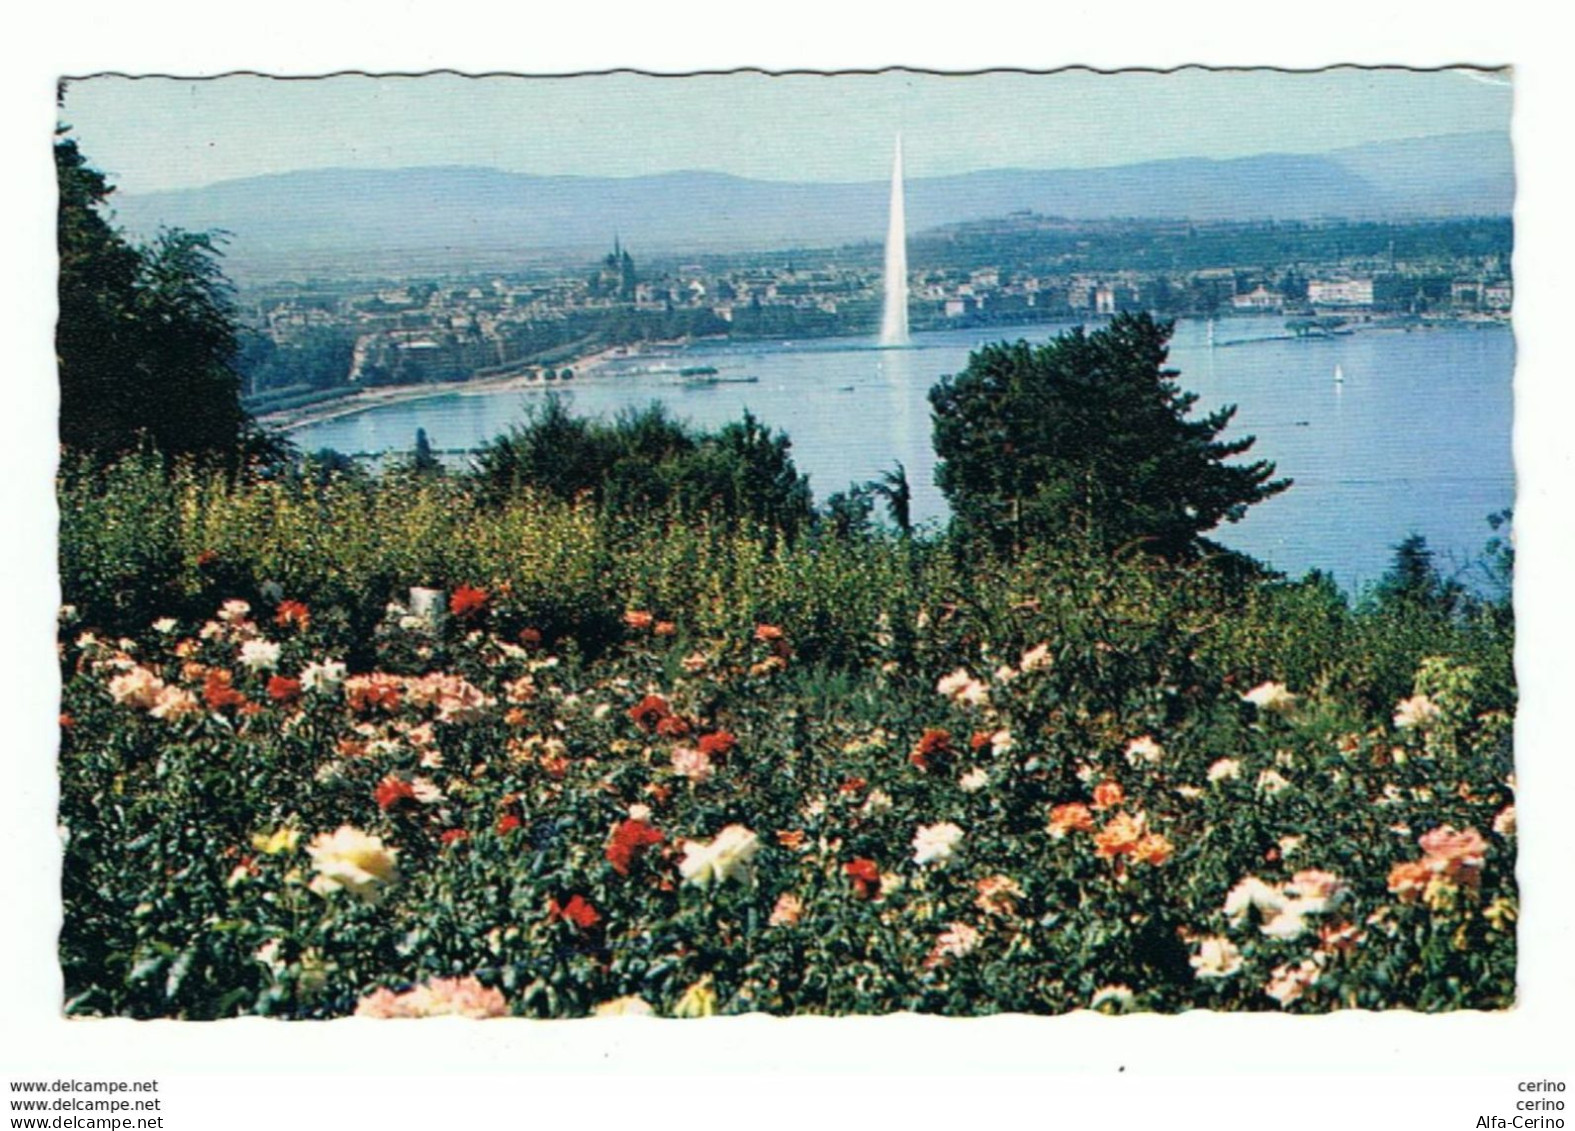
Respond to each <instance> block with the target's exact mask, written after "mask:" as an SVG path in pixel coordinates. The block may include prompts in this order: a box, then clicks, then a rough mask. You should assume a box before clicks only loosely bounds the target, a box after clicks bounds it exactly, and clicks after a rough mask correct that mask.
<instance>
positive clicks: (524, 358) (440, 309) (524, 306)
mask: <svg viewBox="0 0 1575 1131" xmlns="http://www.w3.org/2000/svg"><path fill="white" fill-rule="evenodd" d="M777 258H778V259H781V258H783V257H781V256H778V257H777ZM1470 266H1471V268H1472V269H1469V270H1462V271H1456V272H1449V271H1441V270H1438V269H1437V268H1433V269H1430V270H1426V271H1408V270H1404V269H1400V270H1396V269H1388V270H1383V269H1376V270H1363V269H1361V267H1360V265H1358V266H1356V267H1338V268H1329V269H1326V270H1322V271H1318V272H1314V273H1308V274H1302V273H1300V272H1299V271H1298V270H1297V269H1295V268H1286V269H1283V270H1272V271H1263V270H1244V269H1241V268H1235V267H1223V268H1211V269H1206V270H1198V271H1191V272H1185V273H1155V272H1141V271H1109V272H1087V271H1082V272H1073V273H1068V274H1048V273H1045V274H1040V273H1027V272H1016V271H1009V270H1006V269H1004V268H1000V267H992V266H984V267H977V268H971V269H966V270H965V269H946V268H930V269H926V268H924V267H919V268H917V269H915V270H913V271H912V272H910V278H909V293H910V307H909V309H910V319H911V322H912V325H913V326H914V328H915V329H925V328H939V327H945V326H949V325H950V326H961V325H975V324H981V323H983V324H995V323H999V324H1007V323H1011V322H1014V321H1019V322H1030V321H1047V320H1052V319H1058V318H1100V317H1105V316H1111V315H1115V314H1118V313H1121V312H1123V311H1133V310H1152V311H1155V312H1156V313H1158V314H1161V315H1165V316H1186V315H1196V316H1210V317H1215V316H1220V315H1225V314H1231V313H1237V314H1285V315H1287V316H1309V315H1311V316H1320V315H1338V316H1344V317H1356V318H1360V317H1364V316H1389V315H1412V316H1423V317H1446V318H1503V317H1507V315H1508V312H1509V309H1510V306H1511V304H1512V301H1513V288H1512V286H1511V284H1510V282H1509V280H1508V279H1507V277H1505V276H1504V274H1502V273H1501V272H1499V271H1498V270H1496V267H1497V265H1496V264H1495V263H1491V262H1490V263H1488V264H1486V269H1485V270H1484V269H1483V267H1484V265H1483V264H1480V263H1478V264H1473V265H1470ZM882 286H883V283H882V279H881V273H880V270H879V269H878V267H877V266H875V265H874V264H866V263H847V262H840V261H838V260H837V259H836V258H834V257H830V256H828V258H827V260H826V261H823V262H819V263H815V264H813V265H804V264H792V263H787V262H779V263H776V264H761V265H747V264H746V265H739V264H736V263H735V264H720V265H717V264H711V265H708V264H704V263H686V264H685V263H675V264H672V265H664V266H660V267H658V268H657V269H654V270H637V269H636V266H635V264H634V262H633V261H632V259H631V258H630V256H629V253H628V252H627V251H626V250H622V249H618V250H615V252H614V253H613V254H612V255H609V256H608V257H607V258H606V260H605V261H603V262H602V263H600V264H598V265H596V266H595V267H593V268H592V269H591V270H589V271H588V272H585V273H572V272H563V273H559V274H550V273H546V272H542V273H538V274H537V275H534V276H520V277H507V276H494V277H490V278H483V279H467V280H463V281H458V282H456V281H435V280H429V281H424V282H405V283H398V284H384V285H376V286H372V285H362V286H361V287H359V288H358V287H356V286H354V285H351V284H348V283H341V284H332V285H327V286H326V289H325V287H324V286H319V287H317V288H316V289H315V290H314V289H313V288H312V287H309V286H297V287H295V288H290V287H276V288H274V289H273V290H272V291H271V292H270V293H267V294H260V295H258V296H256V297H255V301H254V303H253V306H252V309H251V311H250V314H251V323H252V325H253V326H254V327H256V328H257V330H258V332H260V333H262V334H264V335H266V336H267V337H269V338H271V339H272V340H273V341H274V343H275V344H276V345H278V346H280V347H283V348H289V347H290V346H291V345H292V344H293V343H298V342H300V341H302V340H308V339H311V338H313V337H314V336H316V337H321V336H323V335H325V334H328V335H339V336H340V337H341V338H347V339H351V340H353V348H352V349H351V350H350V358H351V360H350V367H349V371H348V372H347V373H345V374H344V375H343V382H345V383H349V384H360V383H375V382H380V381H399V382H406V381H454V380H464V379H466V378H468V377H471V376H477V375H487V374H489V373H494V372H499V371H505V370H509V369H511V368H515V369H517V368H519V367H522V366H528V365H541V366H549V367H550V366H551V365H553V364H555V363H558V362H560V361H562V360H564V359H566V358H567V357H569V356H572V355H573V354H574V353H575V352H576V350H578V351H579V352H586V350H585V347H586V346H587V345H595V346H601V345H617V344H620V343H621V342H626V341H631V340H640V338H641V337H642V336H643V337H648V338H660V337H685V336H689V337H696V336H706V335H723V334H733V335H739V336H750V335H751V334H752V333H760V334H769V335H770V336H778V335H779V334H780V333H781V332H782V331H781V327H782V326H783V325H784V324H786V325H789V326H791V327H795V328H798V332H800V333H804V334H808V333H816V334H839V333H841V334H858V333H867V332H870V331H871V330H872V329H873V328H874V327H875V326H876V325H877V324H878V322H879V317H880V316H879V310H880V303H881V298H882ZM783 315H786V316H791V317H793V318H796V319H798V320H797V321H791V320H790V321H788V322H787V323H784V322H783V319H782V317H780V316H783ZM773 316H776V317H773ZM549 371H550V369H549Z"/></svg>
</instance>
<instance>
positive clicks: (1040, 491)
mask: <svg viewBox="0 0 1575 1131" xmlns="http://www.w3.org/2000/svg"><path fill="white" fill-rule="evenodd" d="M1171 330H1172V324H1171V323H1160V322H1156V321H1154V319H1153V318H1151V317H1150V316H1149V315H1148V314H1137V315H1132V314H1122V315H1118V316H1117V317H1116V318H1115V319H1113V320H1112V321H1111V323H1110V324H1109V326H1107V327H1106V328H1104V329H1101V330H1096V331H1094V332H1092V333H1085V332H1084V331H1083V330H1082V329H1081V328H1078V329H1075V330H1072V331H1070V332H1068V333H1064V334H1061V335H1059V336H1058V337H1056V338H1055V339H1054V340H1052V341H1050V342H1048V343H1046V344H1044V345H1040V346H1030V345H1029V344H1028V343H1027V342H1025V341H1018V342H1016V343H1011V344H1008V343H1001V344H999V345H991V346H986V347H984V348H983V349H980V350H978V351H977V352H975V353H974V354H973V355H972V356H971V357H970V358H969V361H968V367H967V368H966V369H965V370H964V371H963V372H962V373H960V374H957V375H956V376H949V377H945V378H943V379H942V380H941V381H940V383H939V384H937V385H936V386H935V387H934V388H933V389H931V390H930V404H931V407H932V409H933V419H934V444H935V452H936V455H937V456H938V457H939V461H940V462H939V465H938V466H937V468H936V482H937V484H938V485H939V486H940V488H941V490H942V491H943V492H944V493H945V494H946V497H947V499H948V501H949V502H950V503H951V506H952V511H953V514H954V515H955V516H956V519H957V521H958V523H959V525H960V526H961V527H962V528H963V530H964V531H966V532H968V533H972V534H975V535H978V536H980V537H983V538H985V539H988V540H989V541H990V542H992V543H993V544H994V545H995V546H996V547H997V548H998V549H1001V550H1003V551H1013V550H1017V549H1021V548H1022V547H1023V546H1024V545H1025V544H1026V543H1028V542H1029V541H1034V540H1043V539H1051V538H1055V537H1058V536H1062V535H1075V536H1081V537H1086V538H1091V539H1093V540H1095V541H1096V542H1097V543H1099V544H1102V545H1104V546H1106V547H1107V548H1110V549H1114V548H1117V547H1121V546H1126V545H1135V546H1140V547H1142V548H1144V549H1146V550H1149V551H1151V552H1153V553H1156V554H1160V555H1163V556H1166V557H1170V558H1178V557H1184V556H1187V555H1189V554H1192V553H1195V552H1196V551H1198V550H1199V549H1201V548H1203V543H1202V541H1201V538H1200V536H1201V535H1202V534H1203V533H1205V532H1206V531H1209V530H1212V529H1213V528H1214V527H1215V526H1217V525H1218V524H1219V523H1221V522H1236V521H1239V520H1240V519H1241V518H1242V517H1243V516H1244V515H1245V514H1246V512H1247V508H1248V507H1250V506H1251V505H1253V504H1254V503H1258V502H1261V501H1262V500H1264V499H1267V498H1270V497H1271V496H1273V495H1276V494H1278V493H1279V492H1281V491H1283V490H1285V489H1286V488H1287V487H1289V486H1290V481H1289V480H1286V479H1279V480H1276V479H1273V478H1272V477H1273V475H1274V465H1273V464H1272V463H1270V462H1268V461H1266V460H1258V461H1256V462H1254V463H1248V464H1232V463H1229V462H1227V461H1228V460H1230V459H1231V458H1232V457H1234V456H1238V455H1241V454H1242V453H1244V452H1246V451H1247V450H1248V449H1249V448H1250V447H1251V446H1252V444H1253V437H1251V436H1247V437H1243V438H1241V439H1238V440H1231V441H1222V440H1220V439H1219V436H1220V434H1221V433H1222V432H1223V431H1224V430H1225V428H1226V426H1227V425H1228V424H1229V423H1230V421H1231V418H1232V417H1233V416H1234V415H1235V411H1236V410H1235V406H1234V405H1232V406H1227V407H1225V408H1222V409H1220V410H1218V411H1216V412H1212V413H1209V414H1207V415H1204V416H1202V417H1199V418H1197V419H1193V418H1192V417H1191V415H1190V412H1191V409H1192V407H1193V405H1194V404H1195V403H1196V401H1197V396H1196V395H1195V394H1193V393H1187V392H1183V391H1182V390H1181V389H1180V387H1179V386H1178V385H1177V384H1176V383H1175V380H1174V378H1175V377H1177V376H1178V373H1177V372H1176V371H1175V370H1172V369H1167V368H1165V362H1166V359H1167V356H1168V348H1167V342H1168V340H1169V338H1170V333H1171Z"/></svg>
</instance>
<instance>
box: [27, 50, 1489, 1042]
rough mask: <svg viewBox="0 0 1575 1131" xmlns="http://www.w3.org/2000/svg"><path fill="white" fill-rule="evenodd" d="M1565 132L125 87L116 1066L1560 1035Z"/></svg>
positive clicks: (1359, 102)
mask: <svg viewBox="0 0 1575 1131" xmlns="http://www.w3.org/2000/svg"><path fill="white" fill-rule="evenodd" d="M1511 94H1512V80H1511V76H1510V74H1509V72H1508V71H1505V70H1491V69H1476V68H1467V67H1450V68H1442V69H1430V70H1428V69H1423V70H1417V69H1406V68H1400V67H1349V66H1345V67H1335V68H1330V69H1327V70H1319V71H1304V72H1290V71H1281V70H1274V69H1267V68H1262V69H1254V68H1243V69H1228V70H1211V69H1206V68H1200V67H1190V68H1183V69H1180V70H1174V71H1164V72H1160V71H1120V72H1114V73H1100V72H1095V71H1090V70H1082V69H1068V70H1060V71H1053V72H1044V73H1031V72H1020V71H997V72H984V73H975V74H966V75H963V74H940V73H930V72H924V71H916V70H901V69H893V70H886V71H879V72H871V73H844V74H836V73H833V74H766V73H761V72H753V71H741V72H730V73H712V74H696V75H689V76H657V75H651V74H642V73H635V72H614V73H602V74H585V75H578V76H571V77H532V76H523V75H491V76H486V77H471V76H465V75H459V74H451V73H442V74H430V75H424V76H398V77H393V76H378V75H373V74H343V75H336V76H332V77H324V78H319V79H281V78H270V77H266V76H261V75H234V76H229V77H219V78H211V79H201V80H193V79H179V78H169V77H151V76H150V77H135V76H125V75H109V74H103V75H85V76H80V77H73V78H69V79H67V80H65V81H64V82H63V84H62V88H61V94H60V101H59V108H58V116H59V129H58V132H57V134H56V137H55V141H54V155H55V165H56V172H57V175H58V182H59V189H60V204H59V249H60V280H59V298H60V308H59V323H58V332H57V338H56V345H57V354H58V358H59V379H60V417H59V420H60V444H61V457H60V465H59V473H58V502H59V508H60V541H59V577H60V588H61V595H62V596H61V600H62V607H61V609H60V614H59V634H58V652H59V665H60V679H61V683H62V693H61V704H60V712H61V713H60V757H59V791H60V793H59V818H58V819H59V826H60V833H61V838H62V840H63V843H64V848H63V863H62V911H61V913H62V923H61V931H60V937H59V950H58V953H59V964H60V972H61V979H62V984H63V996H62V1001H61V1007H62V1009H63V1011H64V1013H65V1014H67V1015H69V1016H72V1017H134V1018H177V1019H187V1020H197V1019H222V1018H233V1017H240V1016H249V1015H256V1016H262V1017H269V1018H279V1019H308V1018H310V1019H326V1018H341V1017H348V1016H357V1017H378V1018H402V1017H430V1016H435V1015H461V1016H465V1017H477V1018H481V1017H489V1018H490V1017H516V1018H542V1019H563V1018H578V1017H588V1016H593V1015H594V1016H601V1015H608V1014H647V1015H654V1016H656V1017H660V1018H693V1017H704V1016H709V1015H728V1014H743V1013H765V1014H774V1015H782V1016H806V1015H835V1016H846V1015H874V1014H888V1013H894V1012H913V1013H931V1014H942V1015H948V1016H969V1017H972V1016H980V1015H987V1014H1001V1013H1012V1014H1063V1013H1070V1012H1074V1011H1098V1012H1107V1013H1167V1014H1168V1013H1178V1012H1182V1011H1187V1010H1207V1011H1215V1012H1219V1013H1226V1012H1270V1013H1277V1014H1278V1013H1286V1014H1294V1015H1307V1014H1326V1013H1330V1012H1334V1011H1344V1010H1353V1009H1355V1010H1412V1011H1423V1012H1438V1011H1458V1010H1482V1011H1499V1010H1505V1009H1508V1008H1509V1007H1511V1006H1512V1005H1514V1004H1515V1002H1516V979H1517V918H1518V915H1519V894H1518V887H1517V880H1516V864H1517V831H1516V804H1515V800H1516V799H1515V788H1516V779H1515V760H1514V749H1513V742H1512V736H1513V724H1514V720H1515V717H1516V703H1517V684H1516V674H1515V667H1514V663H1513V655H1514V647H1515V617H1514V611H1513V607H1512V602H1511V583H1512V579H1513V570H1514V553H1513V541H1512V538H1511V532H1512V529H1513V521H1514V516H1513V510H1514V506H1515V501H1516V478H1515V468H1514V464H1513V460H1512V454H1511V431H1512V424H1513V421H1514V403H1513V395H1512V394H1513V377H1514V367H1515V339H1514V336H1513V332H1512V318H1513V312H1514V309H1515V300H1516V295H1515V283H1516V280H1515V278H1514V275H1513V272H1512V253H1513V251H1514V246H1515V228H1514V221H1513V218H1512V214H1513V208H1514V204H1515V172H1514V160H1513V156H1512V152H1511V141H1510V133H1509V124H1510V109H1511Z"/></svg>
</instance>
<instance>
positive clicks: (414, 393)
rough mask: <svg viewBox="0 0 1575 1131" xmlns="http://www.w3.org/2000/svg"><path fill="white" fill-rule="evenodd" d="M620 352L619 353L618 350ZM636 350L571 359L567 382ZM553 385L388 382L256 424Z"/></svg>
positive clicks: (292, 425) (312, 420)
mask: <svg viewBox="0 0 1575 1131" xmlns="http://www.w3.org/2000/svg"><path fill="white" fill-rule="evenodd" d="M650 344H652V345H656V344H661V345H675V344H678V343H673V342H663V343H650ZM620 351H622V352H620ZM637 353H638V349H633V348H631V347H627V346H610V347H608V348H607V349H604V350H599V351H598V352H596V353H592V354H586V355H585V356H583V357H575V358H571V359H570V360H569V361H568V362H567V363H566V364H565V365H564V366H563V368H567V369H572V370H573V371H574V380H573V381H570V382H568V387H570V388H572V387H573V386H574V384H575V383H576V382H579V381H582V380H589V379H593V378H595V377H596V376H597V372H598V371H599V370H600V369H601V368H602V367H603V366H604V365H606V364H607V362H609V361H611V360H612V359H613V358H614V357H632V356H635V354H637ZM556 387H557V382H548V381H544V380H542V379H541V378H539V377H538V378H531V377H526V376H525V375H523V374H513V375H508V376H498V377H473V378H470V379H469V380H466V381H454V382H452V383H448V384H443V385H389V386H386V387H384V388H378V389H357V390H355V391H354V392H350V393H346V394H345V395H344V396H342V397H336V398H334V399H333V400H330V401H323V402H321V403H319V404H313V405H306V406H304V407H302V408H299V409H290V408H286V409H276V410H274V411H273V412H268V413H264V414H263V415H261V416H259V417H257V423H258V424H260V425H262V426H263V427H264V428H267V429H269V430H270V431H274V432H280V433H288V432H293V431H295V430H296V429H298V428H307V427H310V426H311V425H313V424H324V423H326V422H328V421H330V420H338V419H340V418H342V417H346V416H355V415H356V414H358V413H362V412H370V411H372V410H373V409H378V408H384V407H386V406H388V405H394V404H405V403H408V402H410V401H423V400H430V399H432V398H434V397H465V396H484V395H487V394H491V393H511V392H527V391H530V390H535V389H540V390H548V389H552V388H556Z"/></svg>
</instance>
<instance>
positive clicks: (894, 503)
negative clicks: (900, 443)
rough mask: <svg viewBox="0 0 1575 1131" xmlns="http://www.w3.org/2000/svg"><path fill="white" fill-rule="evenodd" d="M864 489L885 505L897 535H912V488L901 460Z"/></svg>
mask: <svg viewBox="0 0 1575 1131" xmlns="http://www.w3.org/2000/svg"><path fill="white" fill-rule="evenodd" d="M864 489H865V490H866V491H867V492H869V493H870V494H872V495H874V496H876V497H877V498H880V499H882V500H883V501H884V502H885V503H886V513H887V514H888V515H889V516H890V517H891V523H892V525H893V526H895V527H896V528H897V532H898V533H899V534H902V535H903V536H904V537H906V536H907V535H909V534H912V533H913V488H912V487H910V486H909V485H908V469H907V468H905V467H903V466H902V461H901V460H898V461H897V466H896V467H895V468H893V469H892V470H890V471H883V472H881V473H880V478H879V479H872V480H871V481H870V482H868V483H866V484H865V485H864Z"/></svg>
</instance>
